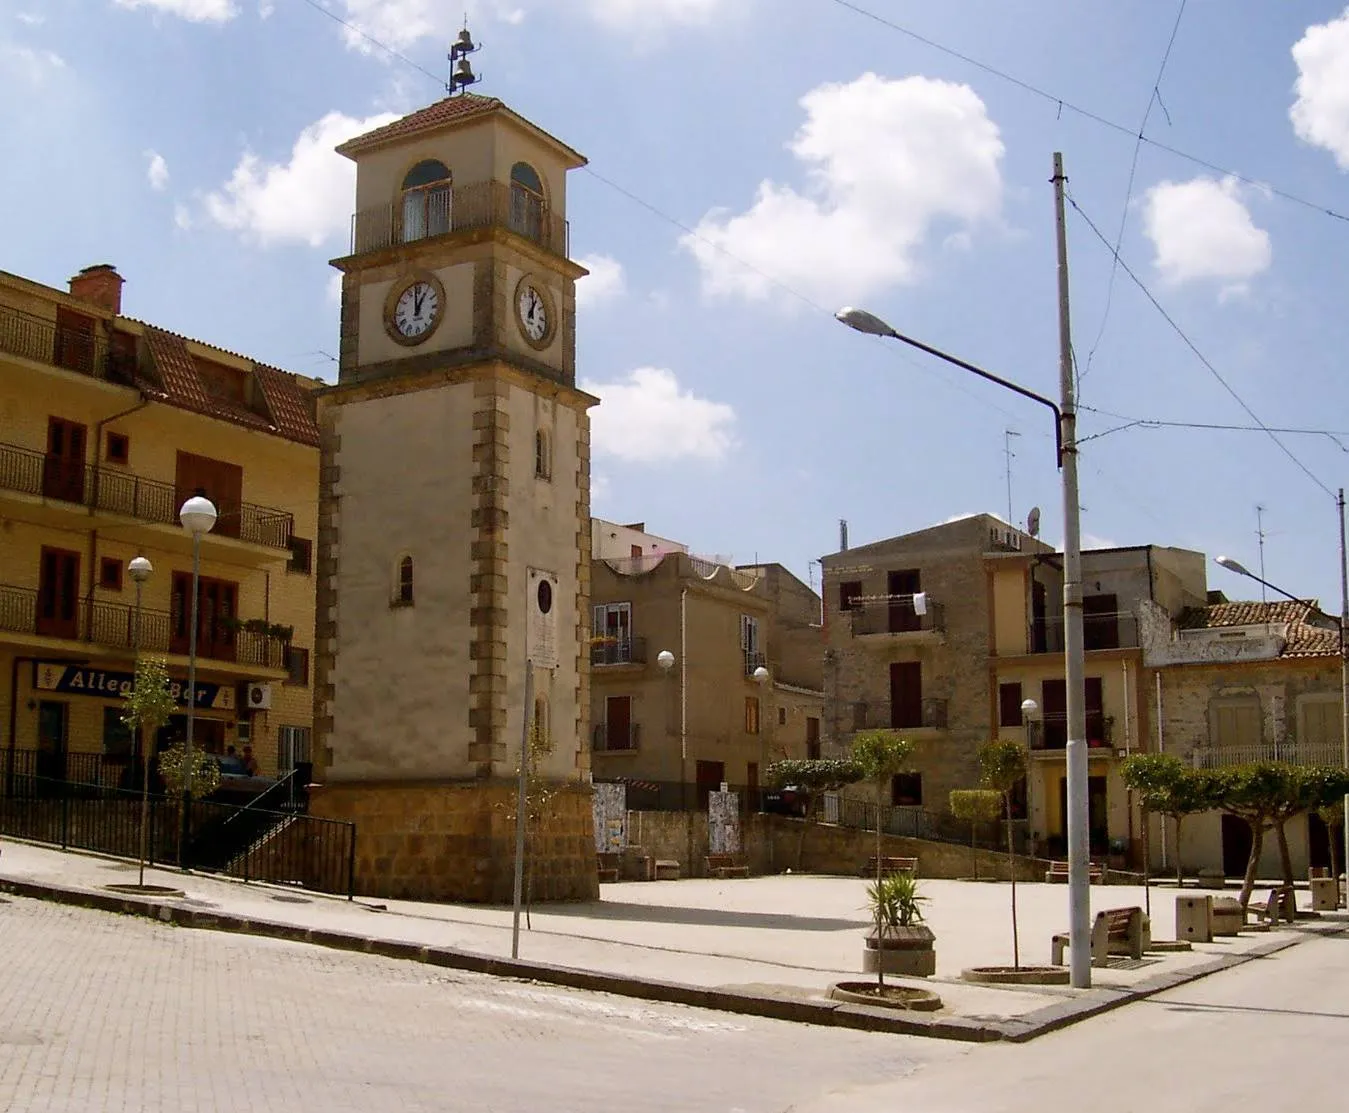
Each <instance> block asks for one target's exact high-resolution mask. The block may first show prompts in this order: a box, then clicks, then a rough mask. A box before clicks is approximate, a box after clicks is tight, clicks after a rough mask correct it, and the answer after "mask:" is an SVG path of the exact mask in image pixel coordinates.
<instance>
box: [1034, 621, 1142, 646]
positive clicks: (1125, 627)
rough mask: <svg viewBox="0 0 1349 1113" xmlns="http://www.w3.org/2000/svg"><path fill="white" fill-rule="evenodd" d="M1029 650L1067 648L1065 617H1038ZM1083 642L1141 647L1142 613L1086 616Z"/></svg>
mask: <svg viewBox="0 0 1349 1113" xmlns="http://www.w3.org/2000/svg"><path fill="white" fill-rule="evenodd" d="M1026 644H1027V646H1028V647H1029V648H1028V649H1027V652H1028V653H1062V652H1063V617H1062V616H1056V617H1053V618H1042V619H1036V620H1035V621H1033V622H1031V624H1030V626H1029V628H1028V629H1027V641H1026ZM1082 645H1083V648H1085V649H1086V650H1087V651H1088V652H1090V651H1091V650H1094V649H1137V648H1138V645H1139V641H1138V616H1137V615H1134V614H1130V613H1128V612H1127V611H1119V612H1116V613H1112V614H1089V615H1084V616H1083V618H1082Z"/></svg>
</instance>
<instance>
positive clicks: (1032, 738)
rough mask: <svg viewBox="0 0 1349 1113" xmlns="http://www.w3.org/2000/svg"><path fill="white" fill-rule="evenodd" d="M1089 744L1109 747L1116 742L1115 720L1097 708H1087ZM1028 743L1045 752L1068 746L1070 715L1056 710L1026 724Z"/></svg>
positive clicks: (1036, 749) (1059, 749)
mask: <svg viewBox="0 0 1349 1113" xmlns="http://www.w3.org/2000/svg"><path fill="white" fill-rule="evenodd" d="M1086 719H1087V745H1088V746H1089V747H1091V748H1093V749H1108V748H1109V747H1110V746H1111V745H1112V744H1113V742H1114V734H1115V720H1114V718H1113V717H1112V716H1110V715H1107V714H1105V713H1104V712H1103V711H1101V710H1099V709H1096V708H1088V709H1087V715H1086ZM1025 726H1026V745H1027V746H1029V747H1030V749H1031V750H1032V751H1036V752H1043V751H1053V750H1057V751H1059V752H1062V751H1063V750H1066V749H1067V748H1068V715H1067V713H1066V712H1061V711H1056V712H1048V713H1046V714H1044V715H1040V716H1039V717H1038V718H1036V719H1034V720H1031V721H1028V722H1027V723H1026V724H1025Z"/></svg>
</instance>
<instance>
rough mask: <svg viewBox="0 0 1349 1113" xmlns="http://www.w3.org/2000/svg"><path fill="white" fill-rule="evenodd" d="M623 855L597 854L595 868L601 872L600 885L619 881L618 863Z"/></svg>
mask: <svg viewBox="0 0 1349 1113" xmlns="http://www.w3.org/2000/svg"><path fill="white" fill-rule="evenodd" d="M620 858H621V855H618V854H596V855H595V868H596V869H597V870H598V871H599V875H600V884H601V885H603V884H604V883H605V882H612V881H617V880H618V863H619V860H620Z"/></svg>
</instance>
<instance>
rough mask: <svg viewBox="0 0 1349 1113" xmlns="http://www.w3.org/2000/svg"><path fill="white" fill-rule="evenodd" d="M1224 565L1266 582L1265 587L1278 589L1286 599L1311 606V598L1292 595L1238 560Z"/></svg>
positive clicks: (1260, 581)
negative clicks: (1238, 562) (1263, 578)
mask: <svg viewBox="0 0 1349 1113" xmlns="http://www.w3.org/2000/svg"><path fill="white" fill-rule="evenodd" d="M1234 564H1235V565H1236V567H1233V565H1234ZM1222 567H1224V568H1226V569H1227V570H1228V571H1229V572H1236V573H1237V574H1238V575H1241V576H1248V577H1250V578H1251V579H1252V580H1254V581H1255V582H1256V583H1258V584H1264V585H1265V587H1267V588H1269V590H1270V591H1277V592H1278V593H1279V594H1280V595H1282V596H1283V597H1284V598H1285V599H1291V600H1292V601H1293V602H1294V603H1301V604H1303V605H1304V606H1308V607H1310V606H1311V601H1310V600H1308V599H1299V598H1298V597H1297V596H1296V595H1290V594H1289V593H1288V592H1286V591H1284V589H1283V588H1281V587H1279V586H1278V584H1272V583H1270V582H1269V581H1268V580H1262V579H1261V578H1260V577H1259V576H1257V575H1256V574H1255V573H1254V572H1252V571H1251V570H1250V569H1249V568H1246V567H1243V566H1242V565H1240V564H1237V563H1236V561H1233V562H1232V563H1231V564H1224V565H1223V566H1222Z"/></svg>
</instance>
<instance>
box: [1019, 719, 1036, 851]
mask: <svg viewBox="0 0 1349 1113" xmlns="http://www.w3.org/2000/svg"><path fill="white" fill-rule="evenodd" d="M1021 722H1022V725H1023V726H1024V727H1025V728H1026V749H1028V750H1029V749H1030V748H1031V746H1032V745H1033V740H1032V737H1031V736H1032V734H1033V733H1034V731H1033V730H1032V728H1037V729H1038V727H1039V725H1040V705H1039V704H1038V703H1036V702H1035V701H1034V700H1033V699H1031V698H1030V697H1029V696H1027V697H1026V698H1025V699H1023V700H1022V701H1021ZM1029 796H1030V794H1029V793H1027V804H1029V802H1030V801H1029ZM1028 811H1029V809H1028ZM1028 818H1029V816H1028ZM1027 826H1028V827H1029V826H1030V825H1029V824H1027ZM1027 850H1029V851H1030V854H1031V856H1032V857H1034V855H1035V845H1034V841H1033V840H1032V841H1031V845H1030V846H1028V847H1027Z"/></svg>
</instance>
